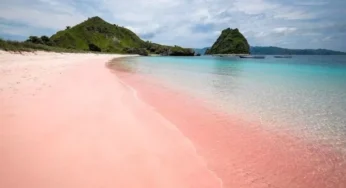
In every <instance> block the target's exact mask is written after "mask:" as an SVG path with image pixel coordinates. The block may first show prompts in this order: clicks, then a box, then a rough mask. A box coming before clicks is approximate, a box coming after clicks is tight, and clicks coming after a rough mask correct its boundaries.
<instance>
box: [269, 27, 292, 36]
mask: <svg viewBox="0 0 346 188" xmlns="http://www.w3.org/2000/svg"><path fill="white" fill-rule="evenodd" d="M295 31H297V28H295V27H277V28H274V29H273V32H274V33H283V34H290V33H293V32H295Z"/></svg>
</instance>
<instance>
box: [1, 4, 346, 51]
mask: <svg viewBox="0 0 346 188" xmlns="http://www.w3.org/2000/svg"><path fill="white" fill-rule="evenodd" d="M0 4H1V6H0V37H2V38H6V39H18V40H24V39H26V38H27V37H28V36H29V35H52V34H54V33H55V32H56V31H58V30H61V29H64V28H65V27H66V26H68V25H69V26H73V25H75V24H77V23H79V22H81V21H83V20H85V19H87V18H88V17H92V16H100V17H102V18H103V19H105V20H106V21H108V22H110V23H115V24H118V25H121V26H125V27H127V28H129V29H131V30H133V31H134V32H136V33H137V34H138V35H140V36H141V37H142V38H143V39H145V40H150V41H153V42H157V43H162V44H168V45H181V46H184V47H207V46H211V45H212V43H213V42H214V41H215V40H216V38H217V37H218V35H219V34H220V32H221V30H222V29H225V28H227V27H231V28H239V29H240V31H241V32H242V33H243V34H244V35H245V36H246V37H247V39H248V41H249V43H250V45H252V46H269V45H271V46H280V47H287V48H328V49H333V50H341V51H346V8H345V7H346V0H305V1H303V0H0Z"/></svg>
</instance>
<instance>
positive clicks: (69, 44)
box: [50, 17, 144, 53]
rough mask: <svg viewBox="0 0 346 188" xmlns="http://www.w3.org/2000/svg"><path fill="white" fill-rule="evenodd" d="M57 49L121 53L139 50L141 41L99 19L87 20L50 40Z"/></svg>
mask: <svg viewBox="0 0 346 188" xmlns="http://www.w3.org/2000/svg"><path fill="white" fill-rule="evenodd" d="M50 39H51V40H52V41H53V42H54V44H55V45H56V46H58V47H62V48H68V49H78V50H86V51H88V50H90V51H102V52H116V53H121V52H123V50H124V48H140V47H142V46H143V44H144V41H142V40H141V39H140V38H139V37H138V36H137V35H136V34H135V33H133V32H132V31H130V30H129V29H126V28H124V27H120V26H117V25H115V24H114V25H112V24H110V23H107V22H105V21H104V20H102V19H101V18H100V17H93V18H89V19H88V20H86V21H84V22H82V23H80V24H78V25H76V26H74V27H72V28H70V27H67V28H66V29H65V30H63V31H59V32H57V33H56V34H55V35H53V36H51V38H50Z"/></svg>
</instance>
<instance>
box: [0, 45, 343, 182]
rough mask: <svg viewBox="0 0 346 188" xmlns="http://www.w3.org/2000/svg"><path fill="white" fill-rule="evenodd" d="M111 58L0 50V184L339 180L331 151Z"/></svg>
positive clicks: (335, 156)
mask: <svg viewBox="0 0 346 188" xmlns="http://www.w3.org/2000/svg"><path fill="white" fill-rule="evenodd" d="M119 57H125V55H101V54H100V55H96V54H58V53H44V52H37V53H35V54H34V53H24V54H13V53H8V52H0V139H1V140H0V187H4V188H5V187H6V188H18V187H25V188H47V187H50V188H55V187H56V188H62V187H63V188H76V187H83V188H87V187H90V188H95V187H104V188H108V187H112V188H113V187H129V188H136V187H138V188H139V187H141V188H142V187H145V188H170V187H171V188H178V187H184V188H185V187H195V188H209V187H210V188H218V187H255V188H259V187H321V188H322V187H340V188H341V187H346V178H345V174H346V165H345V164H344V163H343V161H344V160H343V159H342V158H341V155H339V154H338V153H337V152H336V151H331V150H329V149H328V148H325V147H323V146H321V147H316V146H315V145H314V146H313V147H312V146H311V145H309V143H302V142H300V141H299V139H296V138H294V137H290V136H288V135H280V134H278V133H269V132H265V131H262V130H260V128H259V126H258V125H257V124H256V122H253V123H250V124H249V122H246V121H244V120H243V119H241V118H239V117H233V116H230V115H228V114H225V113H223V112H220V111H217V110H214V109H213V108H211V107H208V106H206V105H204V104H203V103H201V102H200V101H199V100H198V99H195V98H192V97H190V96H188V95H186V94H184V93H179V92H177V91H174V90H171V89H168V88H166V87H161V85H160V84H159V83H158V82H156V81H155V80H152V79H151V78H148V77H145V76H142V75H135V74H131V73H128V72H123V71H116V70H111V69H109V68H108V67H107V65H106V63H107V62H109V61H110V60H112V59H114V58H119ZM244 124H247V126H241V125H244ZM330 164H333V165H330Z"/></svg>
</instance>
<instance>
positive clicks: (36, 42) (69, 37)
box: [0, 16, 194, 56]
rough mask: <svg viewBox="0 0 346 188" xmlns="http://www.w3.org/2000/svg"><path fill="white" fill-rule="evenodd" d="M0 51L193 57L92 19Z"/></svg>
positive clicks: (0, 44)
mask: <svg viewBox="0 0 346 188" xmlns="http://www.w3.org/2000/svg"><path fill="white" fill-rule="evenodd" d="M0 49H4V50H13V51H20V50H23V49H25V50H26V51H28V50H31V49H32V50H46V51H64V50H66V51H71V52H74V51H77V52H80V51H81V52H88V51H94V52H106V53H127V54H140V55H148V54H149V53H153V54H161V55H172V56H174V55H176V56H193V55H194V51H193V50H192V49H189V48H182V47H180V46H166V45H160V44H156V43H151V42H149V41H147V42H145V41H143V40H142V39H140V38H139V37H138V36H137V35H136V34H135V33H134V32H132V31H131V30H129V29H127V28H125V27H121V26H118V25H116V24H110V23H108V22H106V21H104V20H103V19H101V18H100V17H97V16H96V17H92V18H89V19H88V20H85V21H84V22H82V23H80V24H78V25H75V26H73V27H70V26H67V27H66V29H65V30H62V31H58V32H57V33H56V34H54V35H52V36H51V37H47V36H41V37H37V36H30V37H29V39H28V40H26V41H25V42H15V41H5V40H1V41H0Z"/></svg>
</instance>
